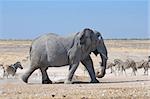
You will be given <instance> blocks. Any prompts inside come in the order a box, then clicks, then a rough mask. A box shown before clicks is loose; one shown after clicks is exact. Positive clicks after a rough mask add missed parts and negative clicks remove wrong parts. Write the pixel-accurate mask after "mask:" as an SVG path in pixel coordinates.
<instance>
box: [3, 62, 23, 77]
mask: <svg viewBox="0 0 150 99" xmlns="http://www.w3.org/2000/svg"><path fill="white" fill-rule="evenodd" d="M18 68H20V69H23V67H22V65H21V63H20V62H16V63H14V64H11V65H7V66H6V70H5V71H6V73H5V75H6V77H7V78H8V76H9V75H12V76H15V74H16V71H17V69H18Z"/></svg>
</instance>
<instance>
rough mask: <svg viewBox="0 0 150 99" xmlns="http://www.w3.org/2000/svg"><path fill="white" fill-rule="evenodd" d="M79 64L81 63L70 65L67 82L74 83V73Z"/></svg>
mask: <svg viewBox="0 0 150 99" xmlns="http://www.w3.org/2000/svg"><path fill="white" fill-rule="evenodd" d="M78 65H79V63H76V64H72V65H70V67H69V73H68V76H67V79H66V80H65V82H64V83H65V84H71V83H72V78H73V75H74V73H75V71H76V69H77V67H78Z"/></svg>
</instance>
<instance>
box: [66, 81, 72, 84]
mask: <svg viewBox="0 0 150 99" xmlns="http://www.w3.org/2000/svg"><path fill="white" fill-rule="evenodd" d="M64 84H72V81H70V80H65V82H64Z"/></svg>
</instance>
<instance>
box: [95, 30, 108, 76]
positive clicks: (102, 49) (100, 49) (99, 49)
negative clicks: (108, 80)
mask: <svg viewBox="0 0 150 99" xmlns="http://www.w3.org/2000/svg"><path fill="white" fill-rule="evenodd" d="M94 33H95V34H96V36H97V38H98V39H97V44H96V49H95V50H94V51H93V53H94V54H95V55H96V56H97V55H98V54H100V56H101V60H102V62H101V71H100V72H99V73H98V74H97V75H96V76H97V77H98V78H102V77H104V75H105V73H106V64H107V59H108V57H107V49H106V46H105V44H104V40H103V37H102V36H101V34H100V33H99V32H97V31H94Z"/></svg>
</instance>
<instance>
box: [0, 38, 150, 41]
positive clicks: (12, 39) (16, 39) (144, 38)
mask: <svg viewBox="0 0 150 99" xmlns="http://www.w3.org/2000/svg"><path fill="white" fill-rule="evenodd" d="M32 40H33V39H0V41H32ZM105 40H150V38H106V39H105Z"/></svg>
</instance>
